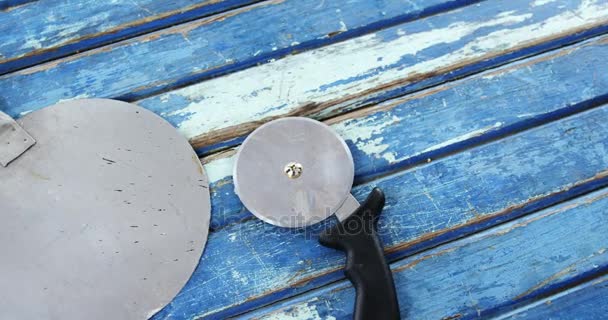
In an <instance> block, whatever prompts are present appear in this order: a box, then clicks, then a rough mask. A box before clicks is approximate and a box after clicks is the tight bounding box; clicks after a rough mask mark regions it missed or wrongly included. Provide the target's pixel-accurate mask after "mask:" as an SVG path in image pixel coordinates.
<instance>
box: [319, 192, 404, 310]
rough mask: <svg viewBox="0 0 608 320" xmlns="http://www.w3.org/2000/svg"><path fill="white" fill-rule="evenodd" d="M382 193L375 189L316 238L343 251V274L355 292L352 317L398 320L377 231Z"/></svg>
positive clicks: (389, 274)
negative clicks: (344, 267)
mask: <svg viewBox="0 0 608 320" xmlns="http://www.w3.org/2000/svg"><path fill="white" fill-rule="evenodd" d="M383 207H384V193H383V192H382V190H380V189H379V188H374V190H372V192H371V193H370V194H369V195H368V196H367V200H365V203H363V204H362V205H361V206H360V207H359V208H358V209H357V210H356V211H355V212H354V213H353V214H352V215H350V216H349V217H348V218H347V219H346V220H344V221H342V222H340V223H338V224H336V225H335V226H333V227H332V228H330V229H327V230H325V231H324V232H322V233H321V235H320V236H319V242H321V244H322V245H324V246H326V247H330V248H334V249H338V250H342V251H345V252H346V269H345V271H344V272H345V274H346V277H347V278H348V279H350V281H351V282H352V283H353V285H354V286H355V289H356V290H357V300H356V304H355V315H354V318H355V319H357V320H363V319H374V320H376V319H379V320H380V319H399V303H398V301H397V294H396V293H395V284H394V282H393V275H392V273H391V270H390V269H389V267H388V264H387V263H386V260H385V259H384V252H383V250H382V245H381V244H380V240H379V239H378V234H377V232H376V229H377V224H378V216H380V213H381V212H382V208H383Z"/></svg>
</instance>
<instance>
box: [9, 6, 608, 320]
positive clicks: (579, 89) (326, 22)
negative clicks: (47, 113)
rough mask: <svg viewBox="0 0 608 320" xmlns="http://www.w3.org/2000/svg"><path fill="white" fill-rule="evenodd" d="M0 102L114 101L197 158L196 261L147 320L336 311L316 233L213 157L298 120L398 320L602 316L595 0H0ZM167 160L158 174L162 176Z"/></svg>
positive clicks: (606, 207)
mask: <svg viewBox="0 0 608 320" xmlns="http://www.w3.org/2000/svg"><path fill="white" fill-rule="evenodd" d="M0 9H2V11H0V74H2V75H1V76H0V110H2V111H5V112H7V113H9V114H10V115H12V116H14V117H19V116H21V115H23V114H25V113H27V112H30V111H32V110H36V109H39V108H42V107H45V106H48V105H50V104H54V103H56V102H58V101H61V100H66V99H76V98H83V97H107V98H114V99H120V100H124V101H130V102H134V103H137V104H139V105H141V106H143V107H146V108H148V109H150V110H153V111H154V112H156V113H157V114H159V115H161V116H162V117H164V118H165V119H167V120H168V121H170V122H171V123H172V124H173V125H175V127H177V128H178V129H179V130H180V131H181V132H182V133H183V134H184V135H185V136H187V137H188V138H189V139H190V140H191V142H192V145H193V147H194V148H195V149H196V150H197V152H198V153H199V154H200V155H201V160H202V161H203V163H204V164H205V169H206V171H207V173H208V175H209V179H210V185H211V188H212V207H213V208H212V218H211V219H212V225H211V229H212V230H211V233H210V236H209V241H208V243H207V247H206V249H205V252H204V255H203V257H202V260H201V264H200V265H199V267H198V268H197V270H196V272H195V273H194V275H193V276H192V278H191V280H190V282H189V283H188V284H187V285H186V287H185V288H184V289H183V290H182V292H181V293H180V294H179V295H178V296H177V297H176V298H175V299H174V301H173V302H172V303H171V304H170V305H168V306H167V307H166V308H165V309H163V310H162V311H160V312H159V313H157V314H156V316H154V318H153V319H199V318H206V317H209V318H225V317H232V316H238V317H243V318H263V319H291V318H298V319H347V318H349V317H351V316H352V310H353V303H354V294H355V291H354V289H353V288H352V287H351V285H350V283H349V282H348V281H347V280H345V278H344V274H343V271H342V268H343V265H344V257H343V255H342V254H341V253H340V252H337V251H333V250H331V249H328V248H325V247H322V246H320V245H319V244H318V242H317V240H316V234H318V232H319V230H318V228H317V229H315V228H311V229H309V230H298V231H294V232H287V231H285V230H282V229H279V228H276V227H273V226H271V225H268V224H265V223H263V222H261V221H259V220H258V219H256V218H254V217H253V216H252V215H251V214H250V213H248V212H247V211H246V210H245V209H244V208H243V206H242V204H241V203H240V202H239V200H238V198H237V196H236V195H235V194H234V191H233V184H232V177H231V173H232V166H233V161H234V154H235V150H236V149H237V148H238V145H239V143H240V142H241V141H242V140H243V138H244V137H245V136H246V135H247V134H248V133H249V132H251V131H252V130H253V129H255V128H256V127H258V126H259V125H261V124H262V123H264V122H267V121H269V120H272V119H275V118H279V117H286V116H296V115H297V116H306V117H312V118H315V119H319V120H322V121H324V122H326V123H328V124H330V125H331V126H332V127H333V128H334V129H335V130H336V131H337V132H338V133H339V134H340V135H342V136H343V137H344V138H345V139H346V141H347V143H348V145H349V147H350V148H351V150H352V153H353V156H354V158H355V166H356V183H355V186H354V189H353V192H354V195H355V196H356V197H357V198H358V199H359V200H363V199H364V197H365V196H366V194H367V193H368V192H369V191H370V190H371V188H372V187H374V186H379V187H381V188H382V189H383V190H384V192H385V194H386V196H387V205H386V208H385V211H384V213H383V216H382V219H381V221H380V227H379V229H380V233H381V234H382V236H381V239H382V241H383V243H384V246H385V249H386V255H387V258H388V259H389V260H390V262H391V268H392V270H393V272H394V278H395V281H396V286H397V291H398V295H399V301H400V307H401V314H402V316H403V317H406V318H409V319H461V318H463V319H464V318H476V317H483V318H487V317H502V318H508V319H519V318H531V319H548V318H552V319H575V318H576V319H600V318H605V317H606V314H607V312H608V281H607V280H608V276H607V275H606V273H607V272H608V224H607V223H606V222H607V221H608V189H606V188H605V187H606V186H607V185H608V105H605V104H606V103H607V102H608V35H606V33H607V32H608V2H606V1H605V0H570V1H566V0H511V1H500V0H486V1H470V0H373V1H372V0H331V1H330V0H325V1H324V0H314V1H312V0H276V1H275V0H270V1H254V0H207V1H203V0H201V1H200V2H199V3H196V2H193V1H190V0H174V1H166V2H165V1H154V0H131V1H121V0H118V1H111V2H110V1H94V0H63V1H60V0H39V1H32V0H2V1H0ZM167 170H171V168H167Z"/></svg>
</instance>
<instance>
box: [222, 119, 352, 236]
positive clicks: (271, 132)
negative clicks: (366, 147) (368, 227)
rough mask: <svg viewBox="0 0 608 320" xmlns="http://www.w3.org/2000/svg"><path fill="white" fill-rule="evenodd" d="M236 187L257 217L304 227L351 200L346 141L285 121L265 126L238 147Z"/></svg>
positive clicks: (309, 123)
mask: <svg viewBox="0 0 608 320" xmlns="http://www.w3.org/2000/svg"><path fill="white" fill-rule="evenodd" d="M233 177H234V185H235V191H236V193H237V194H238V196H239V198H240V199H241V202H243V204H244V205H245V207H246V208H247V209H248V210H249V211H250V212H251V213H253V214H254V215H255V216H257V217H258V218H260V219H262V220H263V221H266V222H268V223H271V224H274V225H277V226H281V227H305V226H308V225H311V224H314V223H317V222H320V221H322V220H324V219H326V218H327V217H329V216H330V215H332V214H333V213H335V212H336V210H338V208H340V206H341V205H342V204H343V202H344V201H345V199H347V197H348V196H349V195H350V191H351V188H352V184H353V179H354V164H353V158H352V155H351V153H350V150H349V148H348V146H347V145H346V143H345V142H344V140H343V139H342V138H341V137H340V136H338V134H337V133H335V132H334V131H333V130H332V129H331V128H330V127H329V126H327V125H325V124H323V123H321V122H319V121H316V120H312V119H308V118H303V117H289V118H283V119H279V120H274V121H271V122H269V123H266V124H264V125H262V126H261V127H259V128H258V129H256V130H255V131H254V132H252V133H251V134H250V135H249V136H248V137H247V138H246V139H245V141H244V142H243V144H242V145H241V147H240V148H239V150H238V152H237V156H236V164H235V166H234V173H233Z"/></svg>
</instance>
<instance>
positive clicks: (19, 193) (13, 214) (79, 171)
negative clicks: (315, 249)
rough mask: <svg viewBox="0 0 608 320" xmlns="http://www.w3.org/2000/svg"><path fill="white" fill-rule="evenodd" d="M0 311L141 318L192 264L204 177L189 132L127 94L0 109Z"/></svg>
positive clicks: (4, 315)
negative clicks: (17, 113)
mask: <svg viewBox="0 0 608 320" xmlns="http://www.w3.org/2000/svg"><path fill="white" fill-rule="evenodd" d="M0 164H2V166H0V181H2V183H1V184H0V217H1V218H2V224H3V228H2V229H3V232H0V256H1V257H2V262H1V263H0V296H2V299H0V319H146V318H148V317H151V316H152V315H153V314H154V313H155V312H156V311H158V310H160V309H161V308H162V307H163V306H165V305H166V304H167V303H169V302H170V301H171V299H172V298H173V297H174V296H175V295H176V294H177V293H178V292H179V290H180V289H181V288H182V287H183V286H184V284H185V283H186V281H187V280H188V279H189V278H190V275H191V274H192V272H193V271H194V269H195V267H196V266H197V264H198V262H199V259H200V256H201V254H202V251H203V248H204V245H205V242H206V239H207V233H208V227H209V219H210V200H209V190H208V182H207V178H206V176H205V173H204V171H203V167H202V166H201V163H200V162H199V160H198V157H197V156H196V154H195V153H194V151H193V150H192V148H191V146H190V145H189V144H188V141H187V140H186V139H185V138H184V137H182V136H181V135H179V134H178V132H177V131H176V130H175V128H173V127H172V126H171V125H170V124H168V123H167V122H166V121H164V120H163V119H162V118H160V117H158V116H156V115H155V114H153V113H152V112H150V111H148V110H146V109H143V108H140V107H137V106H135V105H132V104H129V103H125V102H120V101H114V100H108V99H84V100H72V101H69V102H64V103H59V104H57V105H54V106H51V107H47V108H44V109H41V110H39V111H35V112H32V113H30V114H27V115H25V116H24V117H22V118H21V119H19V120H18V121H16V122H15V121H13V120H12V119H11V118H9V117H8V116H6V115H4V114H2V112H0Z"/></svg>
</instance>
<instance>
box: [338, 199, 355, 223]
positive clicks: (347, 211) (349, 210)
mask: <svg viewBox="0 0 608 320" xmlns="http://www.w3.org/2000/svg"><path fill="white" fill-rule="evenodd" d="M359 206H360V204H359V201H357V199H355V197H353V195H352V194H349V195H348V197H346V200H344V202H343V203H342V205H341V206H340V208H338V210H336V218H338V220H340V221H344V220H346V218H348V217H349V216H350V215H351V214H353V212H355V210H357V209H359Z"/></svg>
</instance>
